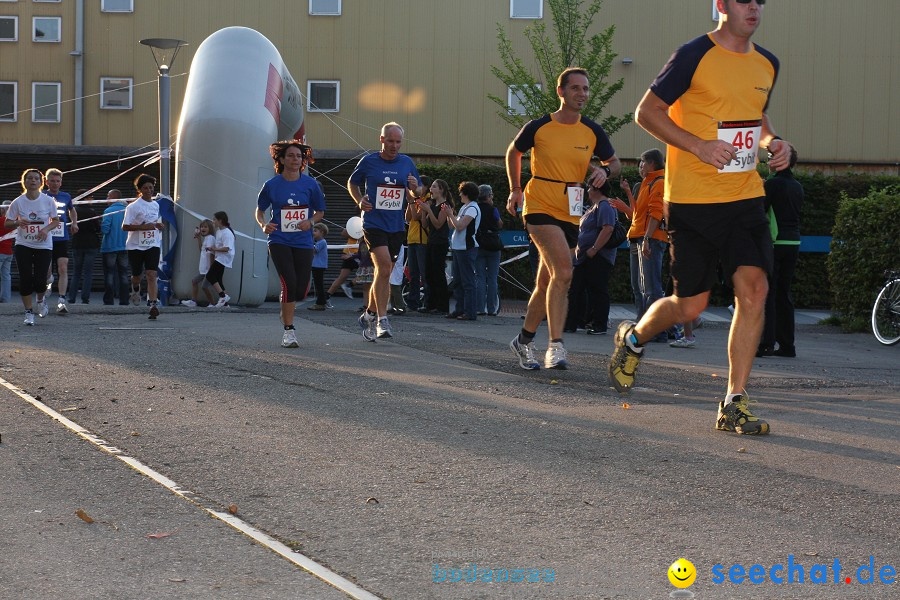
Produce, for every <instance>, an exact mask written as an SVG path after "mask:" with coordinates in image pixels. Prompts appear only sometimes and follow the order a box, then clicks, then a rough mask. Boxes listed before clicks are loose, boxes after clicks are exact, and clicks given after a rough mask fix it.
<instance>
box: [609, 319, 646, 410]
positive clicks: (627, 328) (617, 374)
mask: <svg viewBox="0 0 900 600" xmlns="http://www.w3.org/2000/svg"><path fill="white" fill-rule="evenodd" d="M634 326H635V322H634V321H622V322H621V323H619V327H618V328H617V329H616V335H615V338H614V339H613V353H612V356H611V357H610V359H609V382H610V383H611V384H612V386H613V387H614V388H616V390H617V391H618V392H619V393H620V394H626V393H628V392H630V391H631V388H632V386H633V385H634V374H635V371H637V368H638V365H639V364H640V363H641V357H643V355H644V353H643V350H641V351H640V352H637V351H635V350H634V349H633V348H632V347H631V346H629V345H628V342H627V340H626V339H625V338H626V337H627V336H629V335H631V332H632V331H633V330H634Z"/></svg>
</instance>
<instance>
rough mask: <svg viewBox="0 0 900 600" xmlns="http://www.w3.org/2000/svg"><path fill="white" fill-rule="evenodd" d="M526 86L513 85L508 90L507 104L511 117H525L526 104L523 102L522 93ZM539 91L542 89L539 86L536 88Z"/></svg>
mask: <svg viewBox="0 0 900 600" xmlns="http://www.w3.org/2000/svg"><path fill="white" fill-rule="evenodd" d="M524 87H525V86H522V85H511V86H509V88H507V92H506V104H507V106H509V114H511V115H524V114H525V112H526V111H525V103H524V102H523V101H522V100H523V98H522V91H523V89H524ZM534 87H535V88H536V89H537V90H538V91H540V89H541V85H540V84H538V85H536V86H534Z"/></svg>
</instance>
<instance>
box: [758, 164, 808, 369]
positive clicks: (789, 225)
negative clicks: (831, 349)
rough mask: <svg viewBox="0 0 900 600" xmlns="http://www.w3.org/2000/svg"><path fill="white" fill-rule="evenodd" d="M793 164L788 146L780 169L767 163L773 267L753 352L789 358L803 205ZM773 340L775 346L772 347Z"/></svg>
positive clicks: (766, 183)
mask: <svg viewBox="0 0 900 600" xmlns="http://www.w3.org/2000/svg"><path fill="white" fill-rule="evenodd" d="M796 164H797V151H796V150H795V149H794V148H791V158H790V163H789V164H788V167H787V168H786V169H782V170H781V171H777V170H775V169H774V168H773V167H771V166H770V167H769V170H770V172H771V173H772V176H771V177H770V178H769V179H768V180H766V182H765V184H763V185H764V187H765V190H766V209H767V210H768V211H770V216H769V218H770V219H771V218H773V217H774V219H775V224H776V225H777V229H778V231H777V233H776V234H775V236H774V237H775V242H774V259H775V261H774V270H773V273H772V279H771V280H770V282H769V293H768V295H767V296H766V319H765V325H764V326H763V334H762V340H761V341H760V345H759V349H758V351H757V354H756V355H757V356H766V355H769V354H772V355H775V356H785V357H788V358H793V357H795V356H797V350H796V348H795V347H794V298H793V297H792V296H791V284H792V282H793V280H794V271H795V269H796V268H797V260H798V259H799V258H800V211H801V209H802V208H803V186H801V185H800V182H799V181H797V180H796V179H795V178H794V174H793V172H792V171H791V169H793V168H794V165H796ZM776 342H777V343H778V348H775V344H776Z"/></svg>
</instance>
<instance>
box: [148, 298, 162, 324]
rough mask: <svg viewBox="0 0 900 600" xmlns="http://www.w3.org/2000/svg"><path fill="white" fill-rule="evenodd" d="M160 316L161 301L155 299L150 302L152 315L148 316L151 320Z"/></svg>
mask: <svg viewBox="0 0 900 600" xmlns="http://www.w3.org/2000/svg"><path fill="white" fill-rule="evenodd" d="M158 316H159V301H156V300H154V301H153V302H151V303H150V316H149V317H147V318H148V319H150V320H151V321H155V320H156V317H158Z"/></svg>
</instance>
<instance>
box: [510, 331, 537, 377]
mask: <svg viewBox="0 0 900 600" xmlns="http://www.w3.org/2000/svg"><path fill="white" fill-rule="evenodd" d="M509 349H510V350H512V351H513V354H515V355H516V356H517V357H518V359H519V366H520V367H522V368H523V369H525V370H526V371H534V370H536V369H540V368H541V363H539V362H538V361H537V359H536V358H535V357H534V342H533V341H531V342H528V343H527V344H522V343H520V342H519V336H518V335H516V337H514V338H513V339H512V341H511V342H510V343H509Z"/></svg>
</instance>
